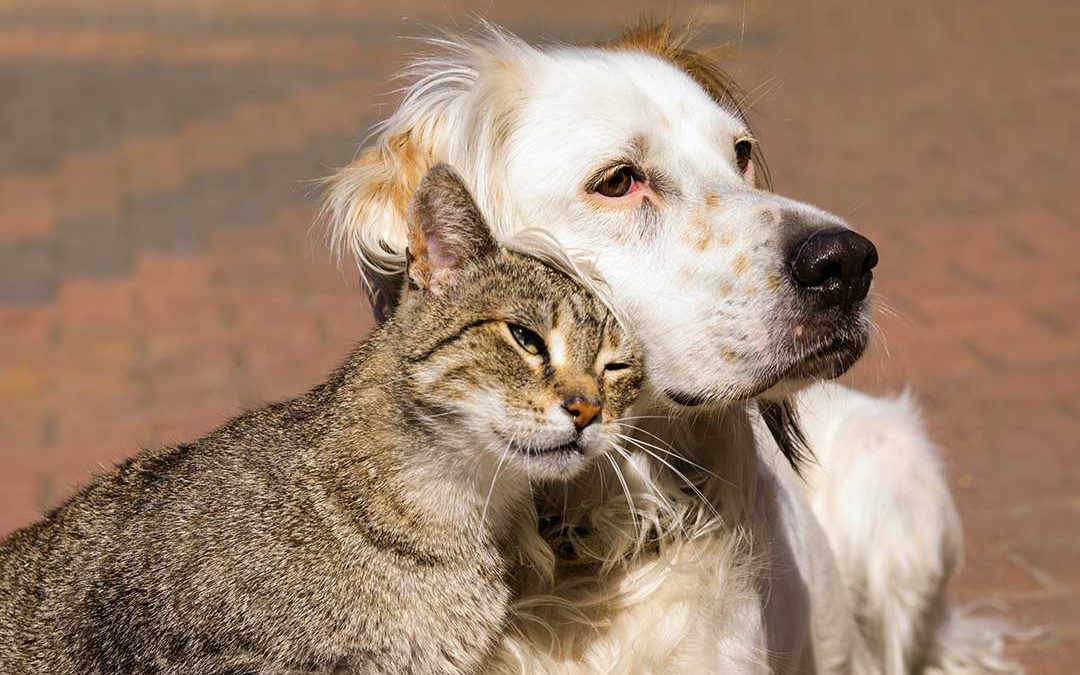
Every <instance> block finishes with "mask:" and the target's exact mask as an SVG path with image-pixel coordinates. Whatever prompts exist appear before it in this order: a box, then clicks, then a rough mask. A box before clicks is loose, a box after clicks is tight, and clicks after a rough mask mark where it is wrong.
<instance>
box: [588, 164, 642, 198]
mask: <svg viewBox="0 0 1080 675" xmlns="http://www.w3.org/2000/svg"><path fill="white" fill-rule="evenodd" d="M640 187H641V179H640V178H638V176H637V174H636V173H635V172H634V169H633V167H630V166H627V165H625V164H623V165H621V166H617V167H614V168H612V169H611V170H610V171H608V172H607V173H606V174H604V175H603V176H602V177H601V178H600V181H599V182H598V183H597V184H596V187H595V188H594V189H593V191H594V192H597V193H599V194H601V195H603V196H605V197H612V198H618V197H625V196H627V195H628V194H630V193H632V192H635V191H637V190H638V189H640Z"/></svg>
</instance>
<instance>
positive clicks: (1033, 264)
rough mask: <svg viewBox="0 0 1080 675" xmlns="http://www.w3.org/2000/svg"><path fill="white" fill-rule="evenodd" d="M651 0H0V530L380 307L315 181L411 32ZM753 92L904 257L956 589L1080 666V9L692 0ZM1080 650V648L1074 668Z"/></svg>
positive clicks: (792, 173) (819, 181) (778, 126)
mask: <svg viewBox="0 0 1080 675" xmlns="http://www.w3.org/2000/svg"><path fill="white" fill-rule="evenodd" d="M648 5H649V3H646V2H639V1H638V2H635V1H623V2H618V3H616V2H612V1H610V0H603V1H601V2H595V3H590V4H589V5H587V6H585V5H582V4H581V3H570V2H565V1H564V0H552V1H550V2H546V3H540V4H538V5H536V6H531V7H527V8H526V7H523V6H520V5H519V4H517V3H510V2H508V1H507V0H502V1H501V2H500V1H498V0H490V1H489V0H485V1H484V2H453V1H451V0H447V2H441V1H431V2H428V1H424V2H411V3H407V4H406V5H397V6H396V7H389V6H384V5H382V4H376V3H370V4H368V3H360V2H341V1H335V0H318V1H317V0H229V1H228V2H221V1H211V0H156V1H155V2H152V3H147V2H144V0H98V2H95V3H93V6H92V8H91V6H90V5H89V4H88V3H85V2H77V1H76V0H7V1H6V2H0V439H2V442H0V467H2V469H3V471H2V472H0V532H6V531H9V530H11V529H12V528H15V527H17V526H20V525H23V524H25V523H27V522H29V521H30V520H32V519H33V518H35V517H36V516H37V515H38V514H39V513H40V512H41V509H43V508H47V507H48V506H50V505H54V504H56V503H57V501H58V500H59V499H61V498H63V496H64V495H66V494H68V493H70V491H71V489H72V488H73V487H74V486H76V485H79V484H81V483H83V482H85V481H86V480H87V479H88V478H89V477H90V475H91V474H92V473H94V472H95V471H99V470H100V469H101V467H102V466H106V465H108V464H109V463H111V462H114V461H116V460H117V459H118V458H120V457H122V456H125V455H127V454H129V453H131V452H133V451H135V450H136V449H137V448H139V447H140V446H147V445H155V444H160V443H165V442H171V441H176V440H182V439H186V438H191V437H193V436H195V435H197V434H199V433H200V432H203V431H206V430H209V429H210V428H212V427H214V426H215V425H216V424H218V423H219V422H220V421H221V420H222V419H223V418H224V417H225V416H227V415H228V414H230V413H232V412H235V411H236V410H238V409H239V408H241V407H243V406H249V405H254V404H257V403H259V402H261V401H265V400H272V399H276V398H281V397H284V396H287V395H290V394H293V393H296V392H298V391H300V390H302V389H303V388H305V387H307V386H309V385H312V384H314V383H316V382H317V381H319V379H320V378H321V377H322V376H323V375H324V374H325V373H326V372H327V371H328V369H329V368H331V367H332V366H333V365H334V364H335V363H336V362H337V360H338V359H339V358H341V356H342V355H343V354H344V352H345V351H346V350H347V348H348V346H349V345H350V344H351V343H352V342H354V341H355V340H357V339H360V338H362V337H363V335H364V334H365V333H366V331H368V330H369V328H370V322H369V320H368V318H367V310H366V307H365V305H364V303H363V301H362V300H361V298H360V295H359V293H358V292H357V289H356V284H355V280H354V279H353V278H352V276H353V275H351V274H348V273H346V274H341V273H339V272H338V271H337V270H336V269H335V267H334V265H333V264H332V262H331V260H330V259H329V256H328V254H327V252H326V250H325V248H324V246H323V243H322V241H321V238H320V236H319V235H318V233H317V232H313V231H311V229H310V225H311V222H312V218H313V213H314V208H315V206H314V204H315V201H316V198H315V196H314V195H315V192H314V190H313V188H312V186H311V184H310V182H309V181H310V180H311V179H314V178H318V177H320V176H322V175H325V174H326V173H327V172H328V171H329V169H330V167H334V166H339V165H341V164H343V163H345V162H347V161H348V160H349V159H350V157H351V156H352V154H353V152H354V150H355V144H356V142H357V140H358V139H359V138H360V137H361V136H362V135H363V132H364V130H365V129H366V128H367V126H369V125H370V124H371V123H373V122H375V121H377V120H378V119H379V118H380V116H381V115H383V114H385V113H386V112H387V111H388V110H389V109H390V107H391V106H392V104H393V101H394V98H393V96H392V95H388V94H387V92H389V91H391V89H392V87H393V85H392V84H391V83H389V81H388V78H389V77H390V76H391V75H392V74H393V73H394V72H395V70H396V69H397V68H398V67H400V65H401V64H402V63H403V59H404V55H405V54H406V52H409V51H412V50H415V49H417V46H416V44H415V43H413V42H410V41H408V40H402V39H400V37H401V36H408V35H418V34H422V33H424V32H425V30H427V28H426V26H430V25H449V26H451V27H453V26H454V25H455V24H456V25H459V26H467V25H468V24H469V21H470V19H469V17H470V16H473V15H476V14H485V15H487V16H489V17H491V18H492V19H494V20H496V21H498V22H500V23H503V24H504V25H507V26H508V27H510V28H512V29H515V30H517V31H520V32H521V33H522V34H524V35H526V36H528V37H530V38H543V37H553V38H559V39H564V40H565V39H589V38H600V37H605V36H607V35H610V34H611V32H612V31H613V30H614V29H615V26H617V25H619V23H620V22H623V21H625V20H627V19H628V18H630V17H633V16H635V15H636V14H637V13H638V12H639V11H642V10H645V9H648ZM674 11H675V14H676V15H677V16H687V15H690V14H695V15H696V16H697V17H698V18H699V20H700V21H701V22H702V24H703V30H702V33H701V35H700V38H699V41H700V43H701V44H702V45H703V46H706V47H722V48H723V51H724V52H725V53H727V54H728V55H729V58H730V63H731V64H732V66H733V68H734V71H735V72H736V74H737V75H738V77H739V78H740V80H741V81H742V82H743V84H744V86H745V87H746V89H747V91H748V92H749V97H750V99H751V100H753V101H754V102H755V107H756V110H757V115H756V119H757V120H758V122H759V128H758V135H759V136H760V137H761V138H762V140H763V143H764V146H765V148H766V152H767V153H768V155H769V158H770V162H771V167H772V169H773V174H774V177H775V178H776V183H777V186H778V188H779V189H780V190H781V191H783V192H785V193H786V194H791V195H793V196H797V197H802V198H806V199H808V200H811V201H814V202H816V203H819V204H821V205H822V206H824V207H826V208H829V209H831V210H834V211H836V212H838V213H841V214H842V215H844V216H845V217H848V218H849V219H850V220H851V221H852V222H853V223H855V224H856V225H857V226H858V227H859V228H860V229H861V230H863V231H864V232H865V233H867V234H868V235H869V236H871V238H873V239H874V240H875V241H876V242H877V243H878V246H879V248H880V250H881V252H882V260H883V262H882V265H881V268H880V275H879V282H878V284H877V289H878V293H879V297H880V298H881V299H882V300H883V303H882V304H883V311H882V312H881V313H880V316H879V323H880V326H881V328H882V335H883V337H882V339H881V340H879V342H878V344H877V345H876V346H875V348H874V349H873V351H872V352H871V354H870V355H869V356H868V357H867V358H866V359H865V360H864V362H863V363H862V364H861V365H860V366H859V367H858V368H857V369H856V370H855V372H853V373H852V374H851V375H850V376H849V377H848V379H849V380H850V381H851V382H853V383H854V384H856V385H858V386H860V387H864V388H867V389H870V390H874V391H878V392H888V391H896V390H898V389H899V388H901V387H903V386H904V385H905V383H910V384H911V385H912V386H913V387H914V388H915V389H916V391H917V392H918V394H919V395H920V397H921V399H922V401H923V403H924V407H925V410H926V416H927V419H928V422H929V424H930V426H931V428H932V430H933V433H934V435H935V437H936V438H938V439H940V441H941V443H942V445H943V446H944V448H945V455H946V461H947V466H948V470H949V473H950V476H951V479H952V482H953V485H954V488H955V491H956V496H957V499H958V501H959V503H960V507H961V510H962V512H963V516H964V522H965V525H966V528H967V536H968V548H967V565H966V568H965V569H964V571H963V573H962V574H961V576H960V578H959V579H958V580H957V583H956V585H955V588H954V592H955V593H956V594H957V595H958V596H960V597H961V598H965V599H975V598H986V599H991V600H995V601H998V602H1000V603H1002V604H1003V606H1005V607H1007V608H1008V609H1009V611H1011V612H1012V614H1013V616H1015V617H1018V618H1019V619H1020V620H1022V621H1024V622H1026V623H1028V624H1038V625H1046V626H1048V627H1049V628H1050V631H1049V632H1048V633H1047V634H1046V635H1045V636H1044V637H1043V638H1040V639H1037V640H1035V641H1032V642H1029V643H1026V644H1023V645H1019V646H1016V647H1015V649H1016V652H1017V653H1018V654H1019V655H1020V656H1021V657H1022V658H1023V659H1024V660H1025V661H1026V662H1027V663H1028V664H1029V666H1030V669H1031V672H1033V673H1061V674H1064V673H1071V672H1075V669H1076V663H1077V662H1078V661H1080V598H1078V595H1077V592H1078V589H1080V528H1077V526H1076V522H1077V520H1078V518H1080V490H1078V485H1080V469H1078V463H1077V461H1076V460H1077V459H1078V457H1077V455H1076V451H1077V449H1078V444H1080V443H1078V440H1080V421H1078V420H1080V341H1078V340H1077V336H1078V334H1080V318H1078V317H1080V314H1078V312H1077V309H1078V308H1080V267H1078V265H1077V262H1076V260H1077V254H1078V253H1080V224H1078V222H1080V199H1078V198H1077V195H1076V186H1077V181H1078V178H1080V171H1078V167H1077V164H1076V162H1077V160H1076V148H1077V147H1080V116H1078V115H1077V114H1076V110H1077V109H1080V68H1078V67H1077V66H1080V63H1078V62H1077V60H1076V56H1075V54H1076V52H1075V49H1074V47H1075V45H1074V40H1073V34H1074V33H1075V29H1076V28H1078V27H1080V5H1077V4H1075V3H1071V4H1070V3H1051V2H1043V1H1041V0H1035V1H1033V2H1028V3H1025V4H1024V5H1023V7H1022V8H1020V7H1019V6H1017V5H1016V4H1015V3H1010V2H1006V1H1005V0H985V1H984V2H980V3H939V2H931V1H930V0H904V1H902V2H901V1H897V2H890V3H877V2H875V3H849V2H842V1H841V0H819V1H815V2H800V3H796V2H791V3H780V2H762V1H760V0H748V1H747V3H746V4H745V5H743V4H739V3H738V2H735V3H732V4H724V3H714V4H686V5H685V6H680V5H676V6H675V10H674ZM1070 664H1071V665H1070Z"/></svg>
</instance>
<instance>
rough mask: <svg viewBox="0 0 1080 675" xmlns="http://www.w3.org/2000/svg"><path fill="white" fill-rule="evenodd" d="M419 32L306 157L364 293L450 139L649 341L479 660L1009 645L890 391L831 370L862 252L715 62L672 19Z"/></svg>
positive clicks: (560, 663) (502, 233)
mask: <svg viewBox="0 0 1080 675" xmlns="http://www.w3.org/2000/svg"><path fill="white" fill-rule="evenodd" d="M432 44H433V45H434V47H435V48H436V49H437V51H438V53H437V54H435V55H432V56H428V57H424V58H421V59H419V60H418V61H417V62H416V63H415V64H414V65H413V66H412V67H411V68H410V70H409V75H411V76H412V78H413V84H412V85H411V86H410V87H409V88H408V89H407V90H406V92H405V95H404V98H403V100H402V102H401V104H400V106H399V107H398V108H397V110H396V111H395V112H393V114H391V115H390V116H389V118H387V119H386V120H385V121H383V122H382V123H381V124H379V125H378V126H377V127H376V128H375V130H374V131H373V135H372V140H371V142H370V144H368V145H367V146H365V147H364V148H363V149H362V151H361V152H360V154H358V156H357V158H356V159H355V161H354V162H353V163H352V164H350V165H349V166H347V167H345V168H343V169H342V170H340V171H339V172H337V173H336V174H335V175H333V176H332V177H330V178H329V179H328V194H327V201H326V208H325V218H326V222H327V223H328V226H329V236H330V239H331V241H332V243H333V246H334V248H335V249H336V250H337V251H338V252H339V253H340V254H342V255H347V256H352V257H355V260H356V261H357V263H358V265H359V269H360V271H361V273H362V276H363V279H364V280H365V283H366V285H367V289H368V291H369V293H370V296H371V298H372V304H373V306H374V307H375V309H376V312H377V313H379V312H382V313H386V312H391V311H393V306H394V302H395V298H394V294H393V291H392V289H394V288H397V287H398V284H399V280H400V275H401V273H402V271H403V269H404V260H405V248H406V238H405V232H406V225H405V222H406V221H405V218H406V209H407V204H408V201H409V198H410V196H411V193H412V190H413V189H414V188H415V186H416V185H417V183H418V182H419V180H420V178H421V177H422V176H423V174H424V173H425V171H426V170H427V169H428V168H429V167H430V166H432V165H434V164H435V163H437V162H440V161H445V162H449V163H450V164H452V165H453V166H454V167H455V168H457V170H458V171H459V172H461V174H462V175H463V176H464V177H465V180H466V182H467V183H468V184H469V186H470V188H471V189H472V191H473V193H474V195H475V196H476V198H477V202H478V204H479V205H480V208H481V210H482V211H483V212H484V215H485V216H486V218H487V219H488V221H489V223H490V225H491V228H492V230H493V232H494V233H495V234H496V236H497V237H498V238H499V239H500V240H502V241H505V242H508V243H510V244H513V242H517V245H519V246H521V247H523V248H524V249H527V250H531V251H533V252H537V253H545V254H547V255H550V256H555V257H557V256H560V255H564V253H560V251H563V252H565V256H566V257H568V258H572V259H573V262H572V264H573V265H574V266H576V268H578V269H580V270H582V276H583V278H584V277H588V278H595V279H597V280H598V281H597V284H598V286H600V287H602V288H603V290H604V292H606V293H607V294H608V296H609V297H610V301H611V302H612V304H613V305H614V306H615V307H617V308H618V310H619V312H620V313H621V315H622V316H623V317H625V320H626V321H627V323H628V324H629V325H630V326H631V327H632V329H633V331H634V332H635V333H636V334H637V335H638V337H639V338H640V340H641V342H642V343H643V345H644V348H645V353H646V359H647V364H648V378H647V386H646V393H645V395H644V398H643V403H642V405H643V406H644V410H646V411H647V412H648V414H643V415H640V416H637V418H638V419H636V420H629V419H628V420H626V421H625V423H626V430H627V434H626V435H625V444H624V446H623V447H622V448H621V449H620V455H621V458H622V459H621V461H620V462H619V463H617V464H614V465H613V467H612V470H611V471H610V472H609V473H608V474H607V475H606V476H605V475H604V474H600V475H598V476H597V477H596V478H595V479H594V480H591V481H586V482H584V483H583V484H581V485H579V486H577V487H576V488H575V490H574V491H573V493H572V494H569V495H565V494H564V495H562V496H561V497H560V496H557V495H556V496H550V495H549V501H550V502H552V503H553V504H555V505H556V507H555V510H556V511H557V510H558V508H559V507H558V503H559V502H560V500H562V502H561V503H562V507H561V508H562V509H563V514H562V516H561V518H562V519H563V521H565V522H563V523H562V525H561V526H562V527H563V528H564V530H566V529H567V527H568V526H569V531H570V532H571V533H574V532H578V531H579V530H581V531H582V532H583V533H582V534H579V535H575V534H572V535H570V536H569V537H568V538H569V540H570V541H569V543H570V545H571V546H577V547H578V549H580V551H585V552H586V553H581V552H579V553H578V554H576V555H577V557H578V558H583V557H584V558H588V560H586V561H585V562H584V563H581V564H570V563H567V562H566V561H559V560H556V559H552V556H551V555H550V554H548V553H545V551H546V550H549V549H545V548H544V547H543V546H539V545H532V544H528V545H525V546H523V548H524V549H525V550H526V551H531V553H529V554H528V555H527V557H528V558H529V563H528V564H527V565H525V566H523V570H526V571H523V572H522V579H521V589H522V590H521V599H520V600H519V603H518V612H519V620H518V621H517V622H516V624H515V626H513V627H512V629H511V630H510V631H508V633H507V636H506V639H505V644H504V653H503V654H502V655H501V657H500V658H499V659H498V660H497V663H495V664H493V666H492V672H500V671H504V672H538V673H594V672H595V673H599V672H607V673H612V672H616V673H702V672H725V673H799V674H805V673H856V674H858V675H863V674H871V673H882V674H886V675H901V674H906V673H970V672H1018V667H1017V666H1015V665H1014V664H1012V663H1010V662H1009V661H1007V660H1006V659H1005V658H1004V656H1003V652H1002V628H1001V627H1000V626H997V625H995V624H993V623H990V622H988V621H984V620H981V619H978V618H975V617H972V616H969V615H967V614H966V613H964V612H961V611H959V610H957V609H956V608H953V607H951V606H950V605H949V604H948V602H947V601H946V598H945V588H946V586H947V583H948V581H949V578H950V577H951V575H952V574H953V572H954V570H955V569H956V567H957V564H958V562H959V559H960V550H961V541H962V538H961V532H960V526H959V521H958V517H957V514H956V510H955V507H954V505H953V502H952V498H951V496H950V494H949V491H948V488H947V485H946V482H945V479H944V474H943V471H942V467H941V464H940V460H939V458H938V455H937V451H936V449H935V447H934V445H933V444H932V442H931V441H930V440H929V439H928V437H927V435H926V434H925V432H924V430H923V428H922V425H921V423H920V420H919V416H918V412H917V410H916V408H915V405H914V403H913V401H912V400H911V398H910V397H909V396H901V397H899V398H895V399H875V398H871V397H869V396H865V395H863V394H860V393H858V392H855V391H852V390H849V389H846V388H844V387H841V386H839V385H836V384H833V383H829V382H827V380H830V379H833V378H835V377H837V376H839V375H840V374H842V373H843V372H844V371H845V370H847V369H848V368H849V367H850V366H851V365H852V364H854V363H855V362H856V360H857V359H858V358H859V356H860V355H861V354H862V352H863V350H864V348H865V347H866V345H867V342H868V340H869V336H870V330H871V319H870V313H871V302H872V300H871V296H870V287H871V285H872V277H873V268H874V266H875V264H876V263H877V256H878V253H877V251H876V249H875V247H874V245H873V243H872V242H870V240H868V239H867V238H866V237H864V236H862V235H860V234H858V233H856V232H855V231H854V230H852V229H851V227H850V226H849V225H848V224H847V223H846V222H844V221H843V220H842V219H841V218H839V217H838V216H836V215H834V214H831V213H828V212H825V211H823V210H821V209H818V208H816V207H813V206H811V205H809V204H806V203H803V202H799V201H795V200H792V199H787V198H785V197H782V196H780V195H777V194H775V193H774V192H772V191H771V189H770V184H769V179H768V171H767V168H766V165H765V161H764V156H763V154H762V150H761V144H760V142H759V140H758V139H757V138H756V137H755V136H754V134H753V131H752V128H751V126H750V124H749V121H748V119H747V114H746V111H745V110H744V109H743V107H742V102H743V99H742V97H741V96H740V94H739V93H738V90H737V88H736V86H735V84H734V82H732V80H731V79H730V77H729V76H728V75H727V74H726V73H724V71H723V70H721V69H720V68H719V67H718V66H717V65H716V64H714V63H713V62H711V61H710V60H709V59H707V58H706V57H705V56H703V55H702V54H700V53H698V52H695V51H693V50H692V49H690V48H689V47H688V39H687V34H686V33H685V32H683V31H677V30H675V29H674V28H673V27H672V26H671V25H670V24H669V23H667V22H649V21H645V22H642V23H641V24H639V25H636V26H634V27H632V28H630V29H629V30H627V31H626V32H625V33H624V34H622V35H621V36H620V37H618V38H617V39H615V40H613V41H611V42H608V43H603V44H596V45H587V46H549V47H536V46H532V45H529V44H527V43H525V42H524V41H522V40H520V39H518V38H516V37H515V36H513V35H511V34H509V33H507V32H505V31H502V30H500V29H497V28H495V27H492V26H487V25H484V26H482V27H481V30H480V31H479V33H478V34H477V35H474V36H472V37H468V38H464V37H446V38H439V39H435V40H432ZM811 453H812V454H813V456H814V457H815V458H816V461H814V462H808V461H806V460H807V458H808V457H809V455H810V454H811ZM620 500H621V501H620ZM566 504H570V505H571V507H570V508H569V510H567V507H566ZM581 524H585V525H587V527H585V528H581V527H579V525H581ZM523 537H524V539H525V540H528V536H527V535H524V534H523ZM575 537H576V538H575ZM571 557H573V556H571ZM529 570H531V571H529Z"/></svg>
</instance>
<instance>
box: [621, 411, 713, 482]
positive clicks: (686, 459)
mask: <svg viewBox="0 0 1080 675" xmlns="http://www.w3.org/2000/svg"><path fill="white" fill-rule="evenodd" d="M619 426H621V427H629V428H630V429H633V430H634V431H639V432H641V433H643V434H648V435H649V436H651V437H653V438H655V439H656V440H657V441H659V442H660V443H663V444H664V445H665V446H667V447H668V448H670V449H669V450H665V449H664V448H662V447H660V446H657V445H653V444H652V443H649V442H647V441H643V440H641V439H638V442H640V443H645V444H646V445H648V446H649V447H651V448H654V449H656V450H659V451H660V452H662V453H664V454H666V455H668V456H671V457H674V458H676V459H678V460H679V461H681V462H685V463H687V464H689V465H690V466H692V467H694V468H695V469H697V470H699V471H702V472H704V473H706V474H708V475H709V476H711V477H712V478H715V479H716V480H718V481H721V482H723V483H726V484H728V485H731V484H732V483H731V482H730V481H728V480H727V479H725V478H723V477H721V476H720V475H719V474H717V473H715V472H713V471H711V470H709V469H708V468H706V467H705V466H702V465H701V464H698V463H697V462H695V461H694V460H692V459H690V458H689V457H686V456H685V455H683V454H681V453H679V452H678V451H677V450H676V449H675V446H673V445H671V444H670V443H668V442H667V441H665V440H664V439H663V438H661V437H660V436H657V435H656V434H654V433H652V432H651V431H648V430H646V429H642V428H641V427H639V426H636V425H633V424H625V423H620V424H619Z"/></svg>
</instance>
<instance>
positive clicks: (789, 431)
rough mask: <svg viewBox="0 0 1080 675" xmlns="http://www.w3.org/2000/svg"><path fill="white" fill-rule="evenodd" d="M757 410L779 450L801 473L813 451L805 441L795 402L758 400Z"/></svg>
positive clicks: (788, 400)
mask: <svg viewBox="0 0 1080 675" xmlns="http://www.w3.org/2000/svg"><path fill="white" fill-rule="evenodd" d="M758 411H759V412H760V413H761V418H762V419H763V420H764V421H765V426H766V427H768V429H769V433H770V434H772V437H773V440H774V441H776V445H777V447H779V448H780V452H781V453H783V455H784V457H785V458H787V461H788V463H789V464H791V468H792V469H794V470H795V473H796V474H799V475H802V466H803V465H804V464H806V463H807V462H809V461H812V460H813V459H814V453H813V451H812V450H810V445H809V444H808V443H807V442H806V436H805V435H803V431H802V428H801V427H800V426H799V418H798V417H797V416H796V413H795V404H794V403H793V402H792V401H791V400H790V399H783V400H780V401H767V400H763V399H759V400H758Z"/></svg>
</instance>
